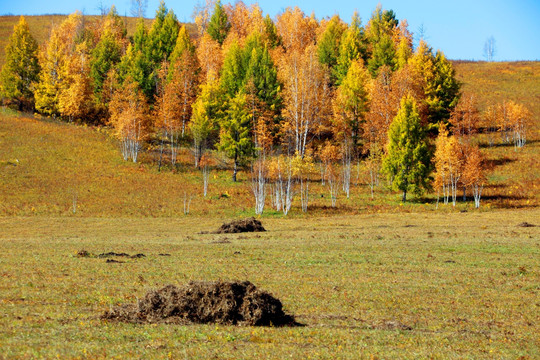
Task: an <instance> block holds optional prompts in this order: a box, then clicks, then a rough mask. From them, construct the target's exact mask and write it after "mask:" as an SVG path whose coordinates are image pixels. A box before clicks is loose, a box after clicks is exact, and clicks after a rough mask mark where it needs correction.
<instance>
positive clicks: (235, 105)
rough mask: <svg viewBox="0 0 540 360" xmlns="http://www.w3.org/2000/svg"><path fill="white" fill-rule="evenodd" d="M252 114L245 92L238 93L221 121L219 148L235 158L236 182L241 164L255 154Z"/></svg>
mask: <svg viewBox="0 0 540 360" xmlns="http://www.w3.org/2000/svg"><path fill="white" fill-rule="evenodd" d="M251 130H252V123H251V114H250V112H249V110H248V108H247V99H246V95H245V94H244V93H242V92H241V93H238V94H237V95H236V96H235V97H233V98H232V99H231V100H230V101H229V104H228V106H227V110H226V115H225V116H224V117H223V119H222V121H221V130H220V133H219V146H218V148H219V150H220V151H224V152H225V153H226V154H227V156H228V157H229V158H230V159H232V160H233V166H234V168H233V175H232V180H233V181H235V182H236V175H237V173H238V167H239V165H241V164H243V163H244V162H245V161H246V160H247V159H248V158H250V157H251V156H253V151H254V146H253V140H252V134H251Z"/></svg>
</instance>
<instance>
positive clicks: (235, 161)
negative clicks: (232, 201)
mask: <svg viewBox="0 0 540 360" xmlns="http://www.w3.org/2000/svg"><path fill="white" fill-rule="evenodd" d="M237 173H238V152H235V153H234V169H233V175H232V180H233V181H234V182H236V174H237Z"/></svg>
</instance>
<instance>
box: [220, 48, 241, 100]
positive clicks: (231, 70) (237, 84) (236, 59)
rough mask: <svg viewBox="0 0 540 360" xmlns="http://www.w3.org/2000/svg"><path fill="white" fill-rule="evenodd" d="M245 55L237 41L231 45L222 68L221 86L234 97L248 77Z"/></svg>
mask: <svg viewBox="0 0 540 360" xmlns="http://www.w3.org/2000/svg"><path fill="white" fill-rule="evenodd" d="M244 59H245V55H244V53H243V51H242V48H241V47H240V45H239V44H238V42H237V41H235V42H233V43H232V44H231V46H230V47H229V51H227V54H226V55H225V59H224V60H223V67H222V69H221V87H222V88H223V90H224V91H225V93H226V94H227V95H228V96H230V97H234V96H235V95H236V94H237V93H238V92H239V91H240V90H241V89H242V87H243V86H244V81H245V78H246V69H245V60H244Z"/></svg>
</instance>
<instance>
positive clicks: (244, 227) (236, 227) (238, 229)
mask: <svg viewBox="0 0 540 360" xmlns="http://www.w3.org/2000/svg"><path fill="white" fill-rule="evenodd" d="M259 231H266V230H265V228H264V227H263V226H262V224H261V222H260V221H259V220H257V219H255V218H254V217H251V218H247V219H243V220H236V221H232V222H230V223H227V224H223V225H221V227H220V228H219V229H218V230H217V231H216V234H230V233H243V232H259Z"/></svg>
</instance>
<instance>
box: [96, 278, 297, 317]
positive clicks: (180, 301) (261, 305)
mask: <svg viewBox="0 0 540 360" xmlns="http://www.w3.org/2000/svg"><path fill="white" fill-rule="evenodd" d="M101 318H102V319H106V320H116V321H124V322H133V323H173V324H187V323H199V324H204V323H217V324H226V325H246V326H287V325H288V326H293V325H298V324H297V323H296V322H295V320H294V317H293V316H291V315H287V314H285V313H284V312H283V306H282V304H281V301H279V300H278V299H276V298H275V297H273V296H272V295H270V294H269V293H267V292H265V291H262V290H259V289H258V288H257V287H256V286H255V285H253V284H252V283H250V282H249V281H244V282H222V281H217V282H204V281H192V282H190V283H188V284H186V285H184V286H181V287H177V286H174V285H167V286H165V287H163V288H161V289H158V290H152V291H150V292H148V293H147V294H146V295H145V296H144V297H143V298H142V299H140V300H139V301H138V302H137V304H124V305H119V306H116V307H113V308H112V309H111V310H109V311H106V312H105V313H104V314H103V315H102V316H101Z"/></svg>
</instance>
